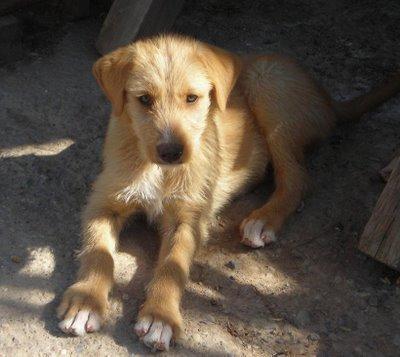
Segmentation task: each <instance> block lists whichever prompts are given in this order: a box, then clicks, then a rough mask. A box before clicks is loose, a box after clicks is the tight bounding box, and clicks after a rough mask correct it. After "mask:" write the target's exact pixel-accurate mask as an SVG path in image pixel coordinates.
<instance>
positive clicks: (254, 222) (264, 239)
mask: <svg viewBox="0 0 400 357" xmlns="http://www.w3.org/2000/svg"><path fill="white" fill-rule="evenodd" d="M241 232H242V240H241V242H242V243H243V244H245V245H247V246H249V247H252V248H261V247H264V246H265V245H266V244H270V243H273V242H275V241H276V235H275V232H274V231H273V230H272V229H270V228H268V225H267V224H266V222H265V221H264V220H263V219H252V218H248V219H245V220H244V221H243V222H242V224H241Z"/></svg>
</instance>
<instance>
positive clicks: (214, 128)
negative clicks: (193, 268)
mask: <svg viewBox="0 0 400 357" xmlns="http://www.w3.org/2000/svg"><path fill="white" fill-rule="evenodd" d="M93 72H94V75H95V77H96V79H97V80H98V82H99V84H100V86H101V88H102V89H103V91H104V92H105V94H106V95H107V97H108V99H109V100H110V101H111V103H112V108H113V113H112V115H111V119H110V123H109V127H108V132H107V137H106V142H105V147H104V166H103V171H102V173H101V174H100V176H99V177H98V179H97V181H96V183H95V185H94V188H93V192H92V194H91V196H90V198H89V202H88V204H87V207H86V209H85V211H84V213H83V248H82V251H81V253H80V261H81V267H80V270H79V274H78V280H77V282H76V283H75V284H74V285H72V286H71V287H70V288H69V289H68V290H67V291H66V292H65V294H64V297H63V300H62V302H61V305H60V307H59V310H58V312H59V316H60V317H61V318H62V322H61V323H60V328H61V329H62V330H63V331H64V332H66V333H72V334H76V335H81V334H84V333H86V332H92V331H95V330H98V329H99V328H100V325H101V322H102V319H103V316H104V314H105V312H106V308H107V298H108V293H109V292H110V290H111V287H112V284H113V267H114V263H113V253H114V251H115V249H116V246H117V243H118V234H119V232H120V230H121V228H122V227H123V224H124V222H125V220H126V219H127V218H128V217H129V216H130V215H132V214H135V213H136V212H138V211H144V212H146V214H147V216H148V217H149V218H150V219H152V220H153V221H155V222H157V224H158V226H159V231H160V234H161V235H162V245H161V250H160V255H159V259H158V263H157V267H156V270H155V274H154V278H153V280H152V281H151V282H150V284H149V286H148V289H147V298H146V301H145V303H144V305H143V307H142V308H141V311H140V313H139V317H138V322H137V324H136V326H135V331H136V333H137V334H138V335H139V336H140V337H141V338H142V339H143V341H144V343H145V344H146V345H148V346H150V347H152V348H155V349H160V350H164V349H168V347H169V343H170V340H171V338H172V337H173V336H174V337H178V336H179V334H180V333H181V331H182V317H181V313H180V301H181V297H182V294H183V291H184V288H185V283H186V281H187V279H188V275H189V269H190V264H191V261H192V259H193V256H194V254H195V252H196V250H197V248H198V247H199V246H200V244H201V242H203V241H205V240H206V238H207V230H208V227H209V226H210V222H211V221H212V220H213V217H214V216H215V214H216V213H217V212H218V211H219V210H220V209H221V208H222V207H223V206H224V205H226V204H227V203H229V200H231V199H232V198H233V197H235V196H236V195H238V194H240V193H242V192H244V191H245V190H246V188H247V187H248V186H249V185H250V184H254V183H255V182H257V181H260V180H261V179H262V178H263V176H264V172H265V168H266V165H267V164H268V162H272V164H273V167H274V172H275V180H276V190H275V192H274V193H273V195H272V197H271V198H270V199H269V201H268V202H267V203H266V204H265V205H264V206H263V207H261V208H260V209H257V210H255V211H254V212H253V213H251V215H250V216H249V217H247V218H246V219H245V220H244V221H243V222H242V224H241V230H242V235H243V237H242V242H243V243H244V244H246V245H249V246H251V247H254V248H256V247H261V246H264V245H265V244H268V243H270V242H272V241H274V240H275V239H276V233H277V232H278V231H279V229H280V228H281V226H282V224H283V222H284V221H285V219H286V218H287V217H288V215H290V213H291V212H293V211H294V210H295V209H296V207H297V205H298V204H299V202H300V200H301V197H302V195H303V193H304V191H305V189H306V186H307V174H306V171H305V169H304V166H303V149H304V148H305V147H306V146H307V145H309V144H311V143H313V142H315V141H317V140H320V139H322V138H324V137H325V136H326V135H327V134H328V133H329V132H330V130H331V129H332V127H333V126H334V125H335V122H336V115H335V113H336V114H340V116H342V117H349V118H350V117H357V116H359V115H361V114H362V113H363V112H365V111H367V110H369V109H371V108H372V107H373V106H375V105H378V104H379V103H380V102H382V101H383V100H385V99H386V98H388V97H389V96H391V95H393V94H394V93H395V92H396V91H398V90H399V89H400V80H399V76H397V77H395V78H394V80H393V81H392V82H391V83H389V84H387V85H385V86H383V87H381V88H380V89H378V90H376V91H374V92H372V93H371V94H369V95H366V96H364V97H362V98H359V99H356V100H355V101H353V102H348V103H343V104H338V103H335V102H333V101H332V99H331V98H330V97H329V96H328V95H327V94H326V93H325V92H324V90H323V89H321V88H320V87H319V86H318V85H317V84H316V83H315V82H314V81H313V80H312V79H311V78H310V77H309V76H308V75H307V74H306V73H305V72H304V71H303V70H302V69H301V68H300V67H299V66H298V65H297V64H296V63H295V62H293V61H292V60H290V59H287V58H284V57H280V56H276V55H271V56H259V57H252V58H250V57H249V58H239V57H238V56H236V55H234V54H231V53H228V52H226V51H223V50H221V49H219V48H215V47H213V46H210V45H206V44H204V43H201V42H198V41H195V40H192V39H188V38H182V37H177V36H159V37H155V38H151V39H147V40H141V41H138V42H136V43H134V44H132V45H129V46H126V47H123V48H120V49H118V50H116V51H114V52H112V53H110V54H108V55H106V56H104V57H103V58H101V59H99V60H98V61H97V62H96V64H95V65H94V67H93Z"/></svg>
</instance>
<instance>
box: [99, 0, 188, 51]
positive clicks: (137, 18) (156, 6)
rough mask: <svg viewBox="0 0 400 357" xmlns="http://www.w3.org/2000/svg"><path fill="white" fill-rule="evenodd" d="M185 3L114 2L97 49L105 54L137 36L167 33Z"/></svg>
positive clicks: (154, 0) (152, 0) (155, 0)
mask: <svg viewBox="0 0 400 357" xmlns="http://www.w3.org/2000/svg"><path fill="white" fill-rule="evenodd" d="M183 3H184V0H115V1H114V3H113V5H112V6H111V9H110V11H109V13H108V15H107V17H106V19H105V21H104V24H103V27H102V29H101V31H100V34H99V37H98V39H97V41H96V48H97V50H98V51H99V52H100V53H101V54H106V53H108V52H110V51H113V50H115V49H116V48H118V47H120V46H124V45H127V44H128V43H130V42H131V41H133V40H135V39H136V38H138V37H142V36H149V35H154V34H156V33H159V32H163V31H167V30H169V29H170V28H171V26H172V25H173V23H174V21H175V18H176V16H177V15H178V14H179V12H180V11H181V9H182V6H183Z"/></svg>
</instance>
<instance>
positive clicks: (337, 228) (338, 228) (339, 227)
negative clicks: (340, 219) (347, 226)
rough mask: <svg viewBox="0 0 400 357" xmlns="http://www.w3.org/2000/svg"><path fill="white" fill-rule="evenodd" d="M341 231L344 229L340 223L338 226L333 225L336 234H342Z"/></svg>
mask: <svg viewBox="0 0 400 357" xmlns="http://www.w3.org/2000/svg"><path fill="white" fill-rule="evenodd" d="M343 229H344V227H343V224H342V223H338V224H336V225H335V231H336V232H343Z"/></svg>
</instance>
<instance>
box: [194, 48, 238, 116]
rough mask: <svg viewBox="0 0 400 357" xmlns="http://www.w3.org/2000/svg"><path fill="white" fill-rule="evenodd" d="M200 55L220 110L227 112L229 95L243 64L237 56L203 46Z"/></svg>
mask: <svg viewBox="0 0 400 357" xmlns="http://www.w3.org/2000/svg"><path fill="white" fill-rule="evenodd" d="M203 46H204V49H203V51H202V53H201V55H200V57H201V61H202V63H203V64H204V66H205V67H206V70H207V73H208V76H209V78H210V80H211V82H212V84H213V86H214V95H215V100H216V102H217V105H218V107H219V109H220V110H225V108H226V103H227V101H228V97H229V94H230V93H231V91H232V89H233V87H234V86H235V83H236V80H237V78H238V77H239V74H240V71H241V68H242V64H241V61H240V59H239V57H237V56H236V55H234V54H232V53H229V52H227V51H224V50H222V49H220V48H217V47H214V46H211V45H207V44H203Z"/></svg>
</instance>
